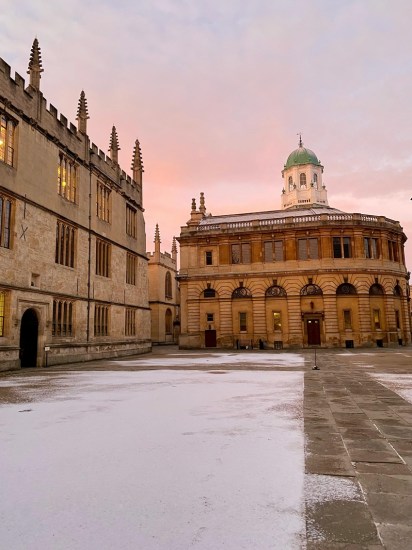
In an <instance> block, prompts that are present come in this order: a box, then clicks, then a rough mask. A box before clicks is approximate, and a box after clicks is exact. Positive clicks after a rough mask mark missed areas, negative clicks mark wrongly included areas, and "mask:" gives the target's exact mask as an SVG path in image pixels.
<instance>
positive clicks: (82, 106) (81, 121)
mask: <svg viewBox="0 0 412 550" xmlns="http://www.w3.org/2000/svg"><path fill="white" fill-rule="evenodd" d="M89 118H90V117H89V112H88V109H87V99H86V96H85V93H84V90H82V91H81V93H80V99H79V105H78V107H77V117H76V120H77V121H78V123H77V129H78V131H79V132H81V133H82V134H87V120H88V119H89Z"/></svg>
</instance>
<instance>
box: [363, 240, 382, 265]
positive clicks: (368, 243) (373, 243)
mask: <svg viewBox="0 0 412 550" xmlns="http://www.w3.org/2000/svg"><path fill="white" fill-rule="evenodd" d="M363 247H364V252H365V258H370V259H373V260H374V259H376V258H378V257H379V242H378V239H374V238H372V237H365V238H364V239H363Z"/></svg>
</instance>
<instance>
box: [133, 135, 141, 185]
mask: <svg viewBox="0 0 412 550" xmlns="http://www.w3.org/2000/svg"><path fill="white" fill-rule="evenodd" d="M131 168H132V170H133V174H134V172H135V171H138V172H144V168H143V160H142V150H141V148H140V142H139V140H138V139H136V141H135V143H134V149H133V158H132V166H131ZM134 179H136V178H134Z"/></svg>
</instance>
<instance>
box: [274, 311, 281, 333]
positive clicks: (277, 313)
mask: <svg viewBox="0 0 412 550" xmlns="http://www.w3.org/2000/svg"><path fill="white" fill-rule="evenodd" d="M273 330H282V316H281V313H280V311H274V312H273Z"/></svg>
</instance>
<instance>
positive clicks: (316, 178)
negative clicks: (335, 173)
mask: <svg viewBox="0 0 412 550" xmlns="http://www.w3.org/2000/svg"><path fill="white" fill-rule="evenodd" d="M313 187H314V188H315V189H317V188H318V175H317V174H313Z"/></svg>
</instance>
